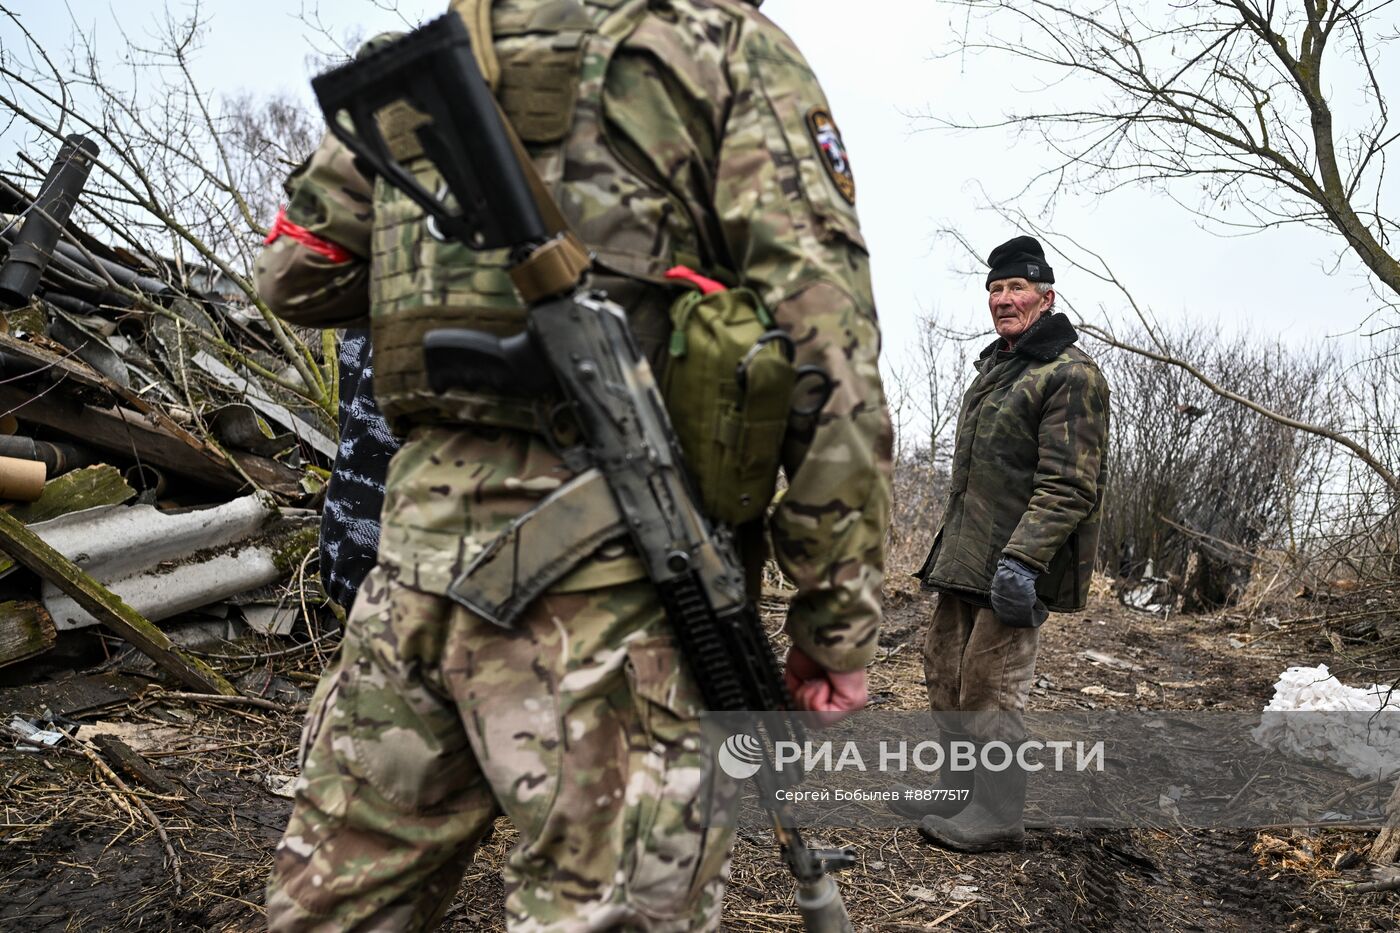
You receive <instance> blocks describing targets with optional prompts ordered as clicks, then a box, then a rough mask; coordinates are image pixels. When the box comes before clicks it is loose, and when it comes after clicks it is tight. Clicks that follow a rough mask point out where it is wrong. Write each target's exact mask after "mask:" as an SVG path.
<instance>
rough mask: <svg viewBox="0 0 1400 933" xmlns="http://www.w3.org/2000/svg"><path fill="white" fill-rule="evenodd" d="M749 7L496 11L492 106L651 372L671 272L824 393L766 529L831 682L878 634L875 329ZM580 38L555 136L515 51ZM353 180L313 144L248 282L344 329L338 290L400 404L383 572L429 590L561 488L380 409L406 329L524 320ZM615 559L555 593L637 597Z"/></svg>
mask: <svg viewBox="0 0 1400 933" xmlns="http://www.w3.org/2000/svg"><path fill="white" fill-rule="evenodd" d="M756 6H757V3H752V2H741V0H675V2H672V3H669V4H665V5H657V4H649V3H646V2H644V0H497V2H496V3H495V4H494V5H493V7H492V16H493V31H494V33H495V38H496V43H495V44H496V48H497V51H498V53H499V54H500V57H501V62H502V65H503V66H504V67H503V82H502V86H501V87H500V88H499V89H498V92H497V93H498V97H499V98H501V100H502V104H503V107H504V109H505V110H506V112H507V113H508V114H509V115H510V116H511V119H512V122H513V123H514V124H515V126H516V129H517V131H519V132H520V135H521V136H522V138H523V139H524V141H525V142H526V145H527V147H528V149H529V151H530V153H531V155H532V157H533V159H534V161H535V164H536V167H537V168H538V169H539V172H540V174H541V176H542V177H543V178H544V180H545V182H546V184H547V185H549V186H550V187H551V188H552V189H553V190H554V192H555V195H556V199H557V200H558V201H559V203H560V206H561V208H562V209H563V211H564V214H565V216H566V217H567V218H568V220H569V222H570V224H571V225H572V226H573V227H574V229H575V230H576V231H577V232H578V233H579V235H580V236H581V237H582V239H583V240H584V241H585V242H586V243H587V244H588V245H589V246H590V247H591V248H593V249H594V250H595V251H596V253H597V256H598V269H597V275H596V277H595V278H596V282H597V284H599V285H601V286H602V287H604V288H605V289H607V290H608V292H609V293H610V294H611V295H612V297H613V298H614V299H615V300H617V301H618V302H619V303H620V304H622V306H623V307H624V308H626V309H627V312H628V316H629V320H630V322H631V323H632V327H633V331H634V333H635V334H636V335H637V337H638V340H639V342H640V343H641V345H642V347H643V349H644V350H647V351H648V352H649V355H651V357H652V359H653V362H654V364H655V363H656V362H657V358H658V355H659V354H658V348H660V347H664V343H665V340H666V338H667V336H668V334H669V327H670V324H669V319H668V317H667V315H666V309H667V308H668V307H669V304H670V302H671V300H672V299H673V298H674V296H675V292H674V291H673V290H670V289H668V288H667V287H666V286H665V284H664V281H663V280H662V279H661V277H660V273H661V272H663V271H664V270H665V268H667V267H668V266H669V265H670V264H672V263H675V262H677V261H681V262H687V261H688V262H689V263H691V264H696V265H699V266H700V267H701V268H702V270H704V271H713V272H714V273H715V274H721V275H722V274H724V273H728V274H729V275H730V276H732V278H733V279H734V280H735V281H736V282H739V283H742V284H744V285H746V286H748V287H750V288H753V289H754V290H755V291H757V292H758V293H759V295H760V296H761V297H762V298H763V300H764V301H765V303H766V304H767V305H768V307H769V308H770V310H771V311H772V312H773V315H774V317H775V319H776V320H777V322H778V323H779V325H780V326H782V327H783V328H784V329H786V330H787V331H788V332H789V333H790V334H791V335H792V336H793V338H794V340H795V342H796V345H797V354H798V357H797V360H796V362H797V363H798V364H799V365H802V364H816V365H818V366H820V367H822V368H823V369H825V370H826V371H827V372H828V373H829V374H830V375H831V376H832V378H833V380H834V383H835V387H836V388H835V392H834V394H833V396H832V398H831V400H830V401H829V402H828V404H827V405H826V407H825V408H824V409H823V411H822V412H821V413H820V415H819V416H818V417H816V418H815V419H812V418H808V419H805V420H803V419H797V418H794V419H793V422H792V423H791V425H790V427H789V431H788V434H787V438H786V441H785V445H784V456H783V462H784V471H785V473H786V475H787V478H788V490H787V492H786V494H785V496H784V497H783V499H782V501H781V502H780V504H779V505H778V506H777V507H776V508H775V509H774V511H773V513H772V515H771V518H770V521H769V530H770V532H771V538H772V543H773V546H774V550H775V553H776V558H777V560H778V562H779V564H780V566H781V567H782V568H783V570H784V572H785V573H786V574H787V575H788V577H789V578H790V579H791V580H792V581H793V582H794V583H795V584H796V586H797V590H798V593H797V596H796V597H795V599H794V600H793V602H792V606H791V609H790V612H789V616H788V630H789V632H790V634H791V635H792V637H793V639H794V641H795V643H796V644H798V645H799V646H801V647H802V648H803V649H804V650H805V651H806V652H807V653H808V654H810V655H811V656H812V657H813V658H814V659H816V660H817V661H818V662H819V663H821V664H823V665H825V666H826V667H828V668H830V669H833V670H851V669H855V668H858V667H861V666H863V665H864V664H865V663H866V662H867V661H868V660H869V658H870V657H871V656H872V655H873V653H874V650H875V646H876V645H875V637H876V629H877V627H878V623H879V620H880V616H881V604H880V588H881V584H882V580H883V573H884V539H885V532H886V529H887V526H888V516H889V495H890V481H889V471H890V446H891V434H890V424H889V418H888V414H887V411H886V408H885V401H884V396H883V390H882V388H881V382H880V375H879V369H878V365H877V364H878V356H879V349H880V335H879V327H878V324H877V321H876V316H875V307H874V297H873V292H872V290H871V284H870V271H869V259H868V256H867V254H866V249H865V244H864V240H863V239H862V237H861V235H860V229H859V223H858V221H857V218H856V213H855V184H854V180H853V176H852V175H851V173H850V167H849V163H848V161H847V157H846V153H845V150H844V146H843V145H842V143H841V139H840V135H839V132H838V131H837V129H836V127H835V124H834V122H833V121H832V118H831V115H830V111H829V109H828V106H827V103H826V100H825V98H824V96H823V94H822V91H821V88H820V86H819V85H818V83H817V81H816V78H815V77H814V76H813V74H812V72H811V70H810V68H809V67H808V66H807V64H806V62H805V61H804V60H803V58H802V56H801V54H800V53H799V52H798V50H797V49H796V47H795V46H793V44H792V42H791V41H790V40H789V39H788V38H787V37H786V36H785V35H784V34H783V33H782V32H781V31H779V30H778V29H777V28H776V27H775V26H774V25H773V24H772V23H770V22H769V21H768V20H767V19H766V18H764V17H763V16H762V15H761V14H759V13H758V11H757V9H756ZM590 21H591V22H592V23H593V24H594V28H597V29H598V31H597V32H596V35H597V36H600V37H602V38H604V39H606V40H607V42H600V41H595V40H594V39H585V40H584V42H583V51H582V52H580V53H579V54H578V55H577V56H576V57H575V58H573V59H571V61H572V62H573V64H572V65H571V66H570V67H572V68H576V69H578V73H579V75H581V86H582V90H581V92H580V94H579V97H578V103H577V108H576V110H577V112H576V113H574V114H573V116H572V118H571V119H572V122H571V123H570V122H568V121H567V120H566V121H565V122H564V123H562V124H561V123H560V121H559V119H558V114H556V113H554V112H552V111H550V109H549V107H548V106H545V105H548V104H549V103H550V101H551V99H552V98H551V94H550V92H551V89H550V88H548V87H541V86H540V80H541V79H540V77H539V76H540V75H550V74H553V75H559V74H566V73H567V71H568V69H561V68H558V67H557V65H558V61H555V60H551V61H545V62H542V63H541V62H539V61H533V62H532V61H531V58H530V56H531V55H532V54H534V53H533V51H532V50H535V51H538V50H540V49H546V48H547V49H557V50H568V49H572V48H574V47H577V46H578V44H579V40H578V39H577V38H576V37H573V34H572V33H570V37H569V38H565V39H561V38H560V37H561V36H562V35H563V33H561V32H560V30H561V29H562V30H566V31H567V30H574V31H581V32H583V33H585V34H586V33H587V29H588V28H589V26H588V23H589V22H590ZM600 22H601V23H602V26H601V27H598V26H597V24H598V23H600ZM551 31H552V32H551ZM609 42H610V43H612V46H611V47H609V45H608V44H607V43H609ZM595 49H607V52H606V54H603V53H601V52H595ZM534 65H540V67H533V66H534ZM566 76H567V75H566ZM572 80H578V78H577V76H575V77H574V78H573V79H572ZM565 96H567V95H565ZM561 126H562V129H563V132H562V134H561V133H560V132H559V130H560V128H561ZM556 136H558V137H560V138H559V139H555V137H556ZM353 169H354V166H353V160H351V159H350V158H349V157H348V155H347V154H346V153H345V151H344V149H343V148H342V147H340V146H339V145H338V144H337V143H336V142H335V141H334V140H333V139H331V138H330V137H328V138H327V140H326V141H325V142H324V143H323V145H322V147H321V149H320V150H318V152H317V153H316V154H315V155H314V156H313V157H312V159H311V160H310V161H309V162H308V164H307V165H306V166H305V167H304V168H303V169H301V170H300V171H299V172H298V173H296V174H295V175H294V177H293V179H292V180H291V182H290V183H289V192H290V194H291V203H290V205H289V207H288V210H287V215H288V218H289V220H291V221H292V222H293V223H294V224H295V225H297V226H298V227H299V228H301V229H303V230H304V231H305V234H306V236H304V237H302V238H301V239H295V238H291V237H282V238H280V239H277V240H275V241H273V242H272V243H270V244H269V245H268V246H267V247H266V248H265V250H264V253H263V256H262V257H261V258H260V260H259V264H258V286H259V290H260V293H261V294H262V296H263V297H264V299H265V300H267V302H268V303H269V305H271V306H272V307H273V309H274V310H275V311H276V312H277V313H278V314H280V315H282V316H284V317H286V318H287V319H289V320H292V321H294V322H296V323H307V324H316V325H320V326H334V325H337V324H341V323H344V322H342V321H339V320H337V318H336V312H335V311H333V310H332V309H333V308H334V307H335V306H336V303H337V301H338V300H339V298H340V296H341V295H342V294H343V293H344V292H346V291H347V290H355V291H356V292H357V295H356V297H355V298H354V299H353V300H350V301H348V302H346V303H345V305H344V307H345V311H344V312H343V314H342V315H341V316H343V317H346V318H350V317H353V316H357V315H358V314H362V313H363V311H364V308H365V306H366V303H367V304H368V307H369V310H370V316H371V319H372V321H373V323H374V326H375V336H374V341H375V350H376V357H377V359H376V362H377V368H376V372H375V391H376V394H377V395H379V396H380V401H381V403H383V402H384V401H385V397H386V394H387V393H390V392H394V393H399V387H403V389H404V391H403V392H402V393H399V394H397V395H396V396H395V399H396V403H395V405H394V406H393V407H392V408H391V407H389V406H386V409H385V410H386V414H388V415H389V416H390V417H391V419H395V427H396V429H398V431H399V432H400V433H401V434H406V435H407V437H408V443H407V444H406V445H405V448H404V450H403V451H401V452H400V454H399V455H398V456H397V457H396V458H395V460H394V463H393V464H392V465H391V467H390V474H389V488H388V493H387V501H386V505H385V511H384V515H383V522H384V528H383V537H382V539H381V545H380V553H379V558H380V562H381V563H383V564H390V565H394V566H396V567H397V568H399V570H400V572H401V574H402V576H403V578H404V579H405V581H406V582H408V583H409V584H410V585H413V586H417V587H419V588H421V589H424V590H427V591H430V592H441V591H442V590H443V589H444V588H445V587H446V586H447V584H448V583H449V582H450V581H451V579H452V578H453V577H454V576H455V575H456V573H457V572H459V571H460V570H461V568H462V567H463V566H464V565H465V563H466V562H467V561H469V560H471V559H472V557H474V556H475V555H476V554H477V553H479V552H480V551H481V550H482V548H483V547H485V545H486V544H488V543H489V542H490V541H491V540H492V539H493V538H494V537H496V536H497V535H498V534H499V532H500V531H501V529H502V528H503V527H504V526H505V524H506V523H507V522H509V521H510V520H511V519H512V518H514V517H516V516H518V515H520V514H522V513H523V512H525V511H527V510H529V509H530V508H531V507H532V505H533V504H534V503H535V502H537V501H538V500H539V499H540V498H542V497H543V496H544V495H546V494H547V493H548V492H550V491H551V490H553V489H556V488H558V487H559V485H561V483H562V482H563V481H564V480H566V479H567V478H568V475H569V474H568V473H567V471H566V470H565V468H564V467H563V465H562V464H561V463H560V461H559V458H558V456H557V455H556V454H555V453H554V452H553V450H552V449H551V448H550V447H549V445H548V444H546V443H545V442H544V440H543V438H541V437H539V436H537V435H535V434H532V433H530V432H529V431H527V430H518V429H516V427H515V426H514V425H512V424H511V422H509V421H508V420H506V419H505V418H504V417H502V412H501V411H499V410H497V411H493V410H481V411H479V414H480V416H481V417H473V416H472V414H471V410H470V409H459V410H457V411H456V412H455V415H456V417H452V418H448V417H443V416H442V415H441V414H440V413H439V414H438V415H432V416H423V417H419V416H417V415H415V414H413V413H411V412H409V413H407V414H405V412H406V409H405V408H404V407H402V406H399V405H398V404H397V399H399V398H402V397H405V396H406V395H407V394H409V393H410V388H411V387H410V385H409V383H410V382H411V381H412V377H414V375H415V374H414V373H413V371H412V370H413V366H414V365H415V363H414V362H413V361H415V360H416V361H417V362H416V365H417V366H419V367H421V355H422V354H421V350H420V349H419V347H420V346H421V344H420V343H419V340H420V338H419V336H418V334H417V332H416V328H418V327H419V326H420V323H419V322H420V321H421V320H430V321H431V322H432V323H435V326H443V324H444V322H447V323H457V324H458V325H459V326H476V327H481V328H483V329H491V330H495V331H496V332H502V331H504V330H508V329H510V328H511V327H514V328H515V329H517V330H518V329H519V328H520V327H521V326H522V324H523V310H522V309H521V306H520V304H519V301H518V299H517V298H516V296H515V295H514V293H513V292H512V291H511V289H510V285H509V281H508V280H507V279H505V278H504V273H503V269H502V268H501V266H502V263H501V261H500V260H499V258H498V257H496V258H493V257H491V256H489V255H487V254H481V255H479V256H468V255H466V253H467V251H465V250H462V249H460V248H459V247H455V246H453V247H445V246H443V245H442V244H435V243H434V242H432V241H431V240H430V239H428V238H424V237H422V236H421V234H420V229H421V227H422V226H423V225H422V223H421V213H418V214H416V215H415V213H414V211H415V208H413V207H412V206H411V205H407V204H405V200H406V199H404V198H402V197H401V196H399V195H398V194H397V193H396V192H394V191H392V190H391V189H387V186H385V185H384V184H383V183H379V184H377V185H375V186H374V187H373V193H372V196H371V197H370V198H368V199H367V198H366V197H365V195H366V192H367V191H369V187H368V185H367V183H364V182H363V179H362V178H361V179H358V180H357V179H356V178H355V172H354V170H353ZM415 218H416V219H415ZM307 237H310V238H311V239H309V240H308V239H307ZM317 237H323V238H325V239H327V240H330V241H332V242H334V243H339V244H342V245H343V246H344V247H345V249H346V250H347V251H348V253H349V254H350V256H349V257H348V258H346V257H343V256H341V257H336V258H337V259H339V260H341V261H339V262H337V261H333V260H331V259H328V258H327V257H326V256H325V255H323V251H321V252H318V251H317V250H316V249H313V248H311V247H309V246H308V245H307V243H308V242H310V243H311V244H312V245H313V246H314V245H315V238H317ZM425 255H427V256H428V257H429V261H426V262H425V261H424V260H423V257H424V256H425ZM371 257H372V258H371ZM493 263H494V264H493ZM366 270H367V273H368V274H367V278H368V289H367V290H366V275H365V272H366ZM366 294H367V295H368V299H367V301H366V297H365V296H366ZM456 307H469V310H468V311H465V312H463V314H464V315H466V316H465V317H459V318H454V317H452V315H453V314H454V313H455V310H454V309H455V308H456ZM381 351H383V353H382V355H381ZM395 413H398V414H399V416H400V417H398V418H395ZM403 422H408V423H403ZM444 422H450V423H449V424H444ZM626 552H627V548H625V547H623V548H619V547H617V546H615V545H614V546H605V547H604V548H603V549H602V550H601V551H600V552H599V553H598V554H597V555H595V557H596V559H595V560H594V561H593V562H592V564H591V565H589V566H587V567H585V568H584V570H583V571H582V572H580V573H575V574H573V575H571V576H570V577H569V578H567V579H565V580H563V581H561V582H560V583H558V584H556V585H555V590H556V591H557V590H560V589H565V590H567V589H571V588H577V589H583V588H589V587H593V586H600V585H608V584H612V583H620V582H624V581H626V580H631V579H638V578H639V577H641V576H642V569H641V565H640V562H639V561H637V560H636V559H635V557H629V555H628V554H627V553H626Z"/></svg>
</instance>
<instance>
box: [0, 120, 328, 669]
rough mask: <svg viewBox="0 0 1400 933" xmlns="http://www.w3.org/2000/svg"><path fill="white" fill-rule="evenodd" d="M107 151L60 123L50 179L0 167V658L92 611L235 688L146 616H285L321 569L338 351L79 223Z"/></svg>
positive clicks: (269, 626)
mask: <svg viewBox="0 0 1400 933" xmlns="http://www.w3.org/2000/svg"><path fill="white" fill-rule="evenodd" d="M95 156H96V148H95V147H94V146H93V145H92V144H91V143H90V142H89V141H87V140H86V139H84V138H82V137H76V136H74V137H68V138H67V139H66V140H65V144H64V146H63V148H62V150H61V151H60V152H59V155H58V159H57V161H56V162H55V163H54V166H53V168H52V169H51V170H50V171H49V172H48V175H47V177H46V178H45V180H44V183H43V185H42V187H41V188H40V189H39V193H38V194H37V195H34V196H31V195H30V194H28V193H27V192H26V191H24V190H22V189H21V188H20V187H18V186H16V185H14V184H11V183H10V182H7V181H4V180H0V308H3V310H4V314H3V318H2V319H0V322H2V323H0V549H2V550H3V551H4V553H3V554H0V667H3V666H5V665H10V664H14V663H15V662H17V661H20V660H24V659H28V658H33V657H34V656H35V655H38V654H41V653H42V652H45V651H47V650H48V649H50V648H51V647H52V646H53V645H54V644H55V641H56V640H57V638H58V633H61V632H64V631H67V630H77V629H84V628H87V627H91V626H95V625H99V624H100V625H102V626H103V627H104V628H105V629H106V631H107V632H108V633H114V634H116V635H117V636H118V637H120V638H121V639H123V640H125V641H127V642H129V643H131V644H133V645H136V646H137V647H139V648H140V649H141V650H142V651H143V652H145V653H146V654H148V655H150V656H151V657H152V658H153V659H155V660H156V661H157V663H158V664H160V665H161V666H162V667H163V668H164V669H165V670H166V671H167V673H170V674H172V675H173V676H175V677H176V678H177V679H179V680H181V681H182V682H183V683H185V684H186V685H187V686H189V687H191V688H195V689H198V690H200V691H202V692H208V693H227V692H231V691H232V688H231V687H229V685H228V684H227V683H224V682H223V681H222V679H221V678H219V676H218V675H217V674H215V673H214V672H213V671H212V670H210V669H208V668H207V667H206V666H204V665H202V664H200V663H199V662H198V661H197V660H196V659H194V658H193V657H189V656H187V655H186V654H185V653H184V652H182V651H180V650H179V649H178V648H175V647H174V646H173V645H171V644H170V642H169V640H168V638H167V637H166V635H165V633H163V632H162V631H161V629H159V628H157V627H156V626H154V625H152V624H151V623H152V622H156V621H162V620H167V619H169V620H174V619H177V618H179V617H183V616H185V615H186V614H188V613H190V612H191V611H194V610H201V611H203V612H204V613H205V614H206V615H207V614H208V613H209V611H210V607H211V606H213V607H218V614H219V615H220V616H222V617H225V618H229V619H231V620H233V621H234V622H237V623H238V624H239V625H247V626H251V627H253V628H254V629H257V630H261V631H264V632H269V633H276V634H286V633H287V632H288V631H289V630H290V626H291V624H292V620H293V617H294V616H293V613H291V612H290V611H287V610H288V609H289V607H286V606H282V607H280V608H279V606H278V595H279V587H278V584H281V583H284V582H285V581H287V580H288V579H289V578H292V577H294V576H296V577H299V578H310V577H314V573H313V574H307V573H306V568H307V564H308V561H309V557H310V555H311V554H312V553H314V550H315V543H316V524H317V519H316V511H315V506H316V505H317V502H316V499H317V497H318V496H319V494H320V492H321V489H322V487H323V486H324V482H325V479H326V478H327V477H328V475H329V472H328V470H329V467H330V464H331V461H332V460H333V458H334V456H335V450H336V442H335V440H334V438H335V424H334V421H333V419H332V417H331V415H330V412H331V411H333V410H334V408H333V406H334V395H333V390H332V392H331V393H330V394H329V395H327V394H326V393H325V392H321V397H322V399H323V403H322V404H315V403H313V401H311V400H312V399H314V398H316V397H317V393H316V392H312V391H307V390H306V384H307V379H308V377H309V378H311V379H312V380H314V381H315V382H316V383H317V385H318V388H319V389H322V390H323V389H324V388H325V387H326V386H332V387H333V386H334V382H335V374H334V369H333V367H334V361H333V359H332V360H326V359H324V357H325V356H328V355H329V356H332V357H333V354H324V353H323V354H320V355H319V356H320V358H317V355H316V354H314V353H312V352H310V351H308V352H305V353H303V352H300V351H302V350H306V347H307V345H306V344H305V343H303V342H302V341H301V339H300V338H299V337H296V335H292V334H290V333H289V332H288V331H287V329H286V328H284V327H282V326H281V325H279V324H277V323H276V322H275V321H272V320H271V319H269V318H268V317H267V316H265V315H263V314H261V313H260V312H259V311H258V309H257V308H256V307H255V306H254V305H253V304H252V303H250V302H249V301H248V299H247V297H246V296H244V295H243V294H242V292H241V291H240V290H239V289H238V288H235V287H233V282H232V281H231V280H230V279H229V277H228V276H227V275H226V274H225V272H223V271H220V270H218V269H216V268H214V267H213V266H209V267H201V266H196V265H193V264H191V263H190V262H188V261H186V260H182V259H180V258H176V259H163V258H160V257H155V256H151V255H148V254H140V253H138V252H135V251H133V249H127V248H123V247H110V246H107V245H104V244H103V243H101V242H99V241H98V240H97V239H96V238H94V237H92V236H90V235H88V234H86V233H84V232H83V231H82V230H80V229H78V228H77V227H76V226H74V225H73V224H71V223H70V215H71V212H72V209H73V206H74V204H75V203H76V202H77V200H78V198H79V196H80V192H81V190H82V187H83V184H84V181H85V179H86V176H87V173H88V170H89V168H90V167H91V164H92V161H93V159H94V158H95ZM293 350H296V351H297V352H290V351H293ZM309 368H310V371H309ZM299 390H300V391H299ZM326 399H328V400H329V401H325V400H326ZM312 585H313V587H314V583H313V584H312ZM282 589H285V587H283V588H282ZM283 601H285V600H283ZM230 607H232V609H230ZM298 611H299V610H298Z"/></svg>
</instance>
